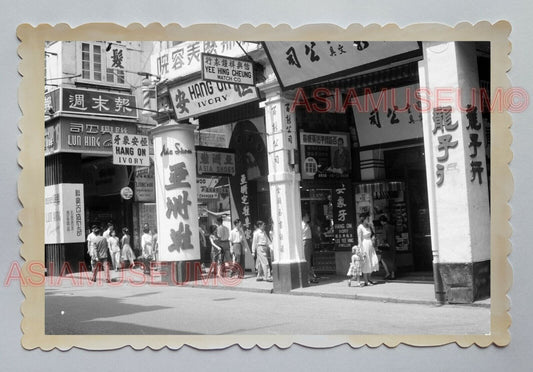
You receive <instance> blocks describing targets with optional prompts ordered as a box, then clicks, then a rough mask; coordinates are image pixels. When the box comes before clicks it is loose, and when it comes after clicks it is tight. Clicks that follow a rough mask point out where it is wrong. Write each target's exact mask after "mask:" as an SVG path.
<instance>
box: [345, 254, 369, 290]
mask: <svg viewBox="0 0 533 372" xmlns="http://www.w3.org/2000/svg"><path fill="white" fill-rule="evenodd" d="M364 260H365V257H364V254H363V252H362V251H361V249H360V248H359V247H358V246H357V245H354V246H353V247H352V259H351V262H350V268H349V269H348V273H347V275H348V276H349V277H350V278H349V279H348V287H350V286H351V285H352V280H353V281H355V282H356V284H355V285H356V286H357V287H360V286H361V282H360V281H359V278H360V277H361V275H362V266H363V262H364Z"/></svg>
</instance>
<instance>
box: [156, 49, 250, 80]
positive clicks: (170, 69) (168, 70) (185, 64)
mask: <svg viewBox="0 0 533 372" xmlns="http://www.w3.org/2000/svg"><path fill="white" fill-rule="evenodd" d="M176 43H177V45H175V46H173V47H171V48H168V49H165V50H161V51H160V52H159V53H155V54H153V55H152V59H151V63H152V70H155V71H157V75H159V76H161V80H165V79H168V80H172V79H174V78H177V77H180V76H186V75H189V74H192V73H194V72H198V71H200V69H201V67H202V66H201V54H202V53H209V54H217V55H222V56H225V57H242V56H244V55H245V53H244V51H246V53H249V52H251V51H253V50H256V49H258V48H259V47H260V44H259V43H253V42H246V41H240V42H237V41H183V42H176ZM239 44H240V45H239ZM243 50H244V51H243Z"/></svg>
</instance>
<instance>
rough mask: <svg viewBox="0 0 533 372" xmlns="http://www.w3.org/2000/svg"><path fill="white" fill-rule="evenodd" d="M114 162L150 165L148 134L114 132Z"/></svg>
mask: <svg viewBox="0 0 533 372" xmlns="http://www.w3.org/2000/svg"><path fill="white" fill-rule="evenodd" d="M113 164H117V165H132V166H148V165H149V164H150V148H149V142H148V136H141V135H131V134H118V133H117V134H114V135H113Z"/></svg>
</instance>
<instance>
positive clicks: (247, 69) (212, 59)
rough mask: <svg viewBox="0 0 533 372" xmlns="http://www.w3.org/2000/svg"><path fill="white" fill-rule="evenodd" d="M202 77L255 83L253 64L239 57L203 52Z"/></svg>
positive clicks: (227, 81) (244, 83)
mask: <svg viewBox="0 0 533 372" xmlns="http://www.w3.org/2000/svg"><path fill="white" fill-rule="evenodd" d="M202 78H203V79H204V80H210V81H220V82H223V83H233V84H241V85H254V73H253V64H252V62H250V61H243V60H240V59H237V58H229V57H225V56H219V55H214V54H207V53H202Z"/></svg>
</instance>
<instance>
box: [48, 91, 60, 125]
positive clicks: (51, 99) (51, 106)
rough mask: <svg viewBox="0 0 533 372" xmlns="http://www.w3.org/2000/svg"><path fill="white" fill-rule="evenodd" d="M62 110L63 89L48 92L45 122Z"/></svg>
mask: <svg viewBox="0 0 533 372" xmlns="http://www.w3.org/2000/svg"><path fill="white" fill-rule="evenodd" d="M60 108H61V89H60V88H57V89H55V90H52V91H49V92H46V93H45V94H44V118H45V120H47V119H49V118H51V117H52V115H53V114H55V113H56V112H58V111H59V110H60Z"/></svg>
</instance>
